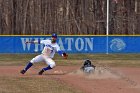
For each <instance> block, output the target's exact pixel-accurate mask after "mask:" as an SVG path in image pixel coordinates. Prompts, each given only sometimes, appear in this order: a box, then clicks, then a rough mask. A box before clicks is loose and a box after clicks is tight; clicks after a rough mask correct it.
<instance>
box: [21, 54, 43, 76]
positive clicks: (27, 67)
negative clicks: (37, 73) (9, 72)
mask: <svg viewBox="0 0 140 93" xmlns="http://www.w3.org/2000/svg"><path fill="white" fill-rule="evenodd" d="M43 60H44V59H43V57H42V55H38V56H36V57H34V58H33V59H32V60H31V61H30V62H29V63H28V64H27V65H26V66H25V68H24V69H23V70H21V72H20V73H21V74H24V73H25V72H26V71H27V70H28V69H29V68H30V67H31V66H32V65H33V64H34V63H36V62H41V61H43Z"/></svg>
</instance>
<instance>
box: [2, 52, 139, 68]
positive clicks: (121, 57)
mask: <svg viewBox="0 0 140 93" xmlns="http://www.w3.org/2000/svg"><path fill="white" fill-rule="evenodd" d="M36 55H38V54H0V66H2V65H6V66H15V65H25V64H26V63H27V62H29V61H30V60H31V59H32V58H33V57H35V56H36ZM85 59H90V60H92V61H93V62H94V61H95V63H96V64H97V63H98V62H101V63H103V64H109V65H111V66H138V67H139V66H140V61H139V60H140V54H108V55H107V54H69V56H68V59H63V58H62V57H61V56H59V55H55V58H54V60H55V61H56V63H57V65H65V66H67V65H68V66H69V65H81V64H82V62H83V60H85ZM37 64H38V63H37ZM39 65H44V63H39Z"/></svg>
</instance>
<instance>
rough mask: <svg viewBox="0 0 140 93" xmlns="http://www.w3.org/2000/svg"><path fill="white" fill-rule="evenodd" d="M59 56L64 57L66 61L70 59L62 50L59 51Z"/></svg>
mask: <svg viewBox="0 0 140 93" xmlns="http://www.w3.org/2000/svg"><path fill="white" fill-rule="evenodd" d="M58 54H59V55H61V56H62V57H64V58H65V59H67V58H68V55H67V54H66V53H65V52H62V51H61V50H59V51H58Z"/></svg>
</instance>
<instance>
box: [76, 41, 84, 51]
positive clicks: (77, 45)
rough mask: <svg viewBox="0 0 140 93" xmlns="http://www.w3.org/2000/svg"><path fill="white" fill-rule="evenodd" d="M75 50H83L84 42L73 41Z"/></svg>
mask: <svg viewBox="0 0 140 93" xmlns="http://www.w3.org/2000/svg"><path fill="white" fill-rule="evenodd" d="M75 48H76V49H77V50H78V51H81V50H83V48H84V41H83V39H82V38H77V39H76V41H75Z"/></svg>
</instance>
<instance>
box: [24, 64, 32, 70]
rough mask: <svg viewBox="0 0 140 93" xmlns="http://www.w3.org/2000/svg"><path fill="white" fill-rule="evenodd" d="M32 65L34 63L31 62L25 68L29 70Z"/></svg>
mask: <svg viewBox="0 0 140 93" xmlns="http://www.w3.org/2000/svg"><path fill="white" fill-rule="evenodd" d="M32 65H33V63H31V62H29V63H28V64H27V66H26V67H25V68H24V70H25V71H27V70H28V69H29V68H30V67H31V66H32Z"/></svg>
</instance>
